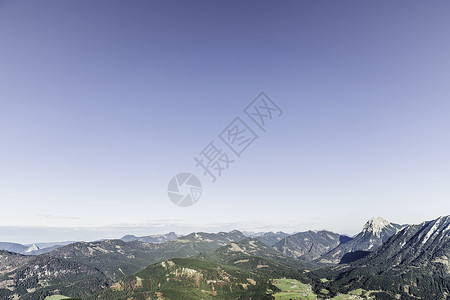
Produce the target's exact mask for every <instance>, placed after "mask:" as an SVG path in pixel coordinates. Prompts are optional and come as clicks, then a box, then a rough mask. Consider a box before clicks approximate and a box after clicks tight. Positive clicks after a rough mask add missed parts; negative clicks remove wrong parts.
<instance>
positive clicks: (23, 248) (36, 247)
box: [0, 242, 74, 255]
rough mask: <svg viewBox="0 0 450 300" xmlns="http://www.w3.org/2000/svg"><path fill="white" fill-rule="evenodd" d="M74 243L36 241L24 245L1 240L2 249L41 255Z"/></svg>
mask: <svg viewBox="0 0 450 300" xmlns="http://www.w3.org/2000/svg"><path fill="white" fill-rule="evenodd" d="M72 243H74V242H57V243H36V244H29V245H22V244H18V243H7V242H0V250H5V251H10V252H15V253H19V254H26V255H39V254H44V253H47V252H50V251H52V250H54V249H56V248H59V247H62V246H65V245H69V244H72Z"/></svg>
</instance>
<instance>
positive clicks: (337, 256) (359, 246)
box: [320, 217, 403, 263]
mask: <svg viewBox="0 0 450 300" xmlns="http://www.w3.org/2000/svg"><path fill="white" fill-rule="evenodd" d="M402 228H403V226H402V225H399V224H395V223H390V222H389V221H386V220H385V219H383V218H381V217H378V218H371V219H370V220H369V221H367V223H366V224H365V225H364V226H363V230H362V231H361V232H360V233H359V234H358V235H356V236H355V237H354V238H353V239H352V240H351V241H349V242H347V243H345V244H340V245H339V246H337V247H336V248H334V249H332V250H331V251H330V252H328V253H326V254H324V255H323V256H322V257H321V258H320V262H323V263H349V262H352V261H354V260H357V259H359V258H361V257H364V256H365V255H367V254H369V253H370V251H373V250H375V249H376V248H378V247H380V246H381V245H382V244H383V243H384V242H386V241H387V240H388V239H389V238H390V237H391V236H393V235H394V234H396V233H397V232H398V231H399V230H401V229H402Z"/></svg>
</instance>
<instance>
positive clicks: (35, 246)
mask: <svg viewBox="0 0 450 300" xmlns="http://www.w3.org/2000/svg"><path fill="white" fill-rule="evenodd" d="M36 250H39V247H38V245H36V244H33V245H31V246H30V247H29V248H28V249H27V250H25V253H30V252H33V251H36Z"/></svg>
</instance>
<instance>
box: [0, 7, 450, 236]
mask: <svg viewBox="0 0 450 300" xmlns="http://www.w3.org/2000/svg"><path fill="white" fill-rule="evenodd" d="M449 12H450V2H448V1H426V2H425V1H372V2H369V1H221V2H219V1H206V0H205V1H152V2H150V1H137V0H135V1H111V0H107V1H106V0H97V1H87V0H84V1H83V0H81V1H60V0H54V1H12V0H11V1H1V0H0V214H1V215H0V240H1V241H15V242H23V243H26V242H33V241H41V242H43V241H54V240H74V239H85V240H88V239H97V238H118V237H120V236H121V235H123V234H124V233H135V234H150V233H157V232H168V231H170V230H176V231H178V232H182V233H183V232H184V233H187V232H189V231H191V230H205V231H206V230H210V231H214V230H228V229H234V228H237V229H241V230H284V231H288V232H294V231H303V230H309V229H330V230H334V231H337V232H341V233H347V234H354V233H356V232H358V231H359V230H360V229H361V228H362V226H363V224H364V223H365V222H366V221H367V220H368V219H369V218H371V217H373V216H382V217H384V218H386V219H387V220H389V221H392V222H395V223H401V224H403V223H420V222H422V221H424V220H430V219H434V218H436V217H438V216H441V215H447V214H449V212H450V204H449V203H450V201H449V199H450V184H449V182H450V158H449V153H450V139H449V132H450V117H449V116H450V18H449V17H448V16H449ZM261 91H264V92H265V93H267V95H269V96H270V97H271V98H272V99H273V100H274V101H275V102H276V103H277V104H278V105H279V106H280V107H281V108H282V109H283V110H284V114H283V116H282V117H280V118H279V119H277V120H274V122H273V123H271V124H270V127H269V128H268V130H267V132H266V133H262V132H258V134H260V138H259V139H258V140H257V141H255V142H254V143H253V144H252V145H251V146H250V147H249V148H248V149H247V151H246V152H245V153H244V154H243V155H242V157H240V158H239V159H238V160H237V161H236V163H235V164H233V165H232V166H231V167H230V169H229V170H228V171H226V172H225V173H224V174H223V176H222V177H221V178H220V179H218V181H217V182H216V183H214V184H212V183H210V182H209V180H208V178H206V177H202V176H201V173H200V171H201V170H199V169H197V168H195V162H194V160H193V157H194V156H195V155H197V154H198V153H199V152H200V151H201V150H202V149H203V148H204V147H205V146H206V145H207V144H208V143H209V142H210V141H211V140H217V135H218V134H219V133H220V132H221V131H222V130H223V129H224V128H225V127H226V126H227V125H228V123H229V122H231V121H232V120H233V119H234V118H235V117H236V116H242V115H243V109H244V108H245V107H246V106H247V104H248V103H249V102H250V101H252V100H253V99H254V98H255V97H256V96H257V95H258V94H259V93H260V92H261ZM180 172H192V173H194V174H195V173H197V174H200V175H199V178H200V180H201V181H202V184H203V188H204V189H203V195H202V197H201V199H200V200H199V202H198V203H197V204H195V205H194V206H192V207H189V208H180V207H177V206H175V205H174V204H173V203H172V202H170V200H169V199H168V196H167V184H168V182H169V180H170V178H171V177H172V176H173V175H175V174H177V173H180Z"/></svg>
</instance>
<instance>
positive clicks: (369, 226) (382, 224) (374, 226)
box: [363, 217, 391, 236]
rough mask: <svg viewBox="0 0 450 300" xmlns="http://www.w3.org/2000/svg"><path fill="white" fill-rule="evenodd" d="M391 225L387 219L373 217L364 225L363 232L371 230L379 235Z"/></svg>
mask: <svg viewBox="0 0 450 300" xmlns="http://www.w3.org/2000/svg"><path fill="white" fill-rule="evenodd" d="M389 226H391V223H389V221H386V220H385V219H383V218H382V217H378V218H371V219H370V220H369V221H367V223H366V224H365V225H364V227H363V232H371V233H373V234H375V235H377V236H380V235H381V234H382V233H383V230H384V229H385V228H388V227H389Z"/></svg>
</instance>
